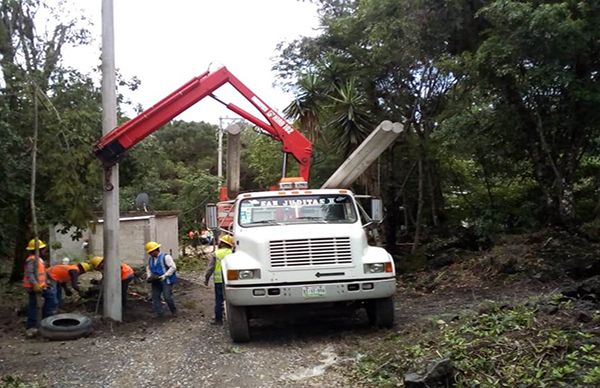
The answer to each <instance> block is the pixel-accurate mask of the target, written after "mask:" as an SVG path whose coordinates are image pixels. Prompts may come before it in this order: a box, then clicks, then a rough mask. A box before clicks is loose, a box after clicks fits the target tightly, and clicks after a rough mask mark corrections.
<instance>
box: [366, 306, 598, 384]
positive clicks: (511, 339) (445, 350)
mask: <svg viewBox="0 0 600 388" xmlns="http://www.w3.org/2000/svg"><path fill="white" fill-rule="evenodd" d="M590 337H591V338H590ZM596 337H597V334H593V333H586V332H577V331H571V330H568V329H563V328H561V325H560V323H558V322H557V323H555V324H553V323H552V322H543V323H542V322H538V319H537V318H536V311H535V310H534V309H532V308H530V307H525V306H523V305H519V306H516V307H514V308H502V307H500V306H498V305H496V306H492V307H491V308H490V309H488V310H487V311H486V313H484V314H480V315H477V316H471V317H463V318H462V319H461V320H460V321H458V322H451V323H446V322H443V321H441V320H439V321H438V325H437V328H436V329H433V330H432V331H429V332H424V333H423V334H422V335H421V336H420V337H416V338H414V337H405V336H403V335H398V334H395V335H392V336H389V337H388V338H386V339H385V341H384V343H383V344H382V346H381V348H380V349H378V350H377V351H376V352H374V353H371V354H360V355H358V356H357V357H356V359H355V362H356V368H357V371H358V373H359V374H360V375H361V376H362V378H363V381H364V382H365V383H370V384H379V385H384V386H394V385H396V384H400V382H401V378H402V376H403V375H404V374H405V373H407V372H409V371H418V370H421V369H422V368H424V366H425V365H426V364H427V363H429V362H430V361H431V360H434V359H439V358H442V357H449V358H450V359H451V361H452V362H453V364H454V365H455V367H456V369H457V371H458V374H457V376H456V384H457V386H459V387H466V386H473V385H477V386H486V387H487V386H489V387H492V386H503V387H514V386H518V385H519V384H524V385H525V386H536V387H539V386H582V385H585V384H592V385H593V384H595V383H597V382H598V381H599V380H598V376H599V375H598V362H599V361H600V349H599V348H598V346H597V345H595V343H594V342H593V341H591V339H592V338H593V339H597V338H596Z"/></svg>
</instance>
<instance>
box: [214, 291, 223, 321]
mask: <svg viewBox="0 0 600 388" xmlns="http://www.w3.org/2000/svg"><path fill="white" fill-rule="evenodd" d="M215 321H217V322H221V321H223V283H215Z"/></svg>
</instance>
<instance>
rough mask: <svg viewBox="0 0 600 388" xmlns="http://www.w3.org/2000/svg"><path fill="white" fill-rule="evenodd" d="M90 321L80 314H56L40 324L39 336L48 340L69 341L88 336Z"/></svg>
mask: <svg viewBox="0 0 600 388" xmlns="http://www.w3.org/2000/svg"><path fill="white" fill-rule="evenodd" d="M91 332H92V320H91V319H90V318H88V317H86V316H84V315H80V314H57V315H52V316H50V317H48V318H44V319H43V320H42V322H40V334H41V335H42V336H43V337H45V338H47V339H50V340H59V341H60V340H71V339H77V338H80V337H84V336H87V335H89V334H90V333H91Z"/></svg>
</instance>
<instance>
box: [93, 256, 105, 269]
mask: <svg viewBox="0 0 600 388" xmlns="http://www.w3.org/2000/svg"><path fill="white" fill-rule="evenodd" d="M103 261H104V259H103V258H102V257H100V256H94V257H92V259H91V260H90V263H91V264H92V266H94V269H98V267H99V266H100V264H102V262H103Z"/></svg>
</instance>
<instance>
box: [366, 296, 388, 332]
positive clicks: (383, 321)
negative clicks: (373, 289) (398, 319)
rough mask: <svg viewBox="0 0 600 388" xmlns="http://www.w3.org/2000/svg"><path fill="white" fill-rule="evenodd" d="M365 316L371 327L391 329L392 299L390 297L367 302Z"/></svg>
mask: <svg viewBox="0 0 600 388" xmlns="http://www.w3.org/2000/svg"><path fill="white" fill-rule="evenodd" d="M367 316H368V317H369V323H370V324H371V325H373V326H375V327H386V328H391V327H392V326H394V299H393V298H392V297H391V296H390V297H388V298H383V299H374V300H371V301H369V302H368V303H367Z"/></svg>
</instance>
